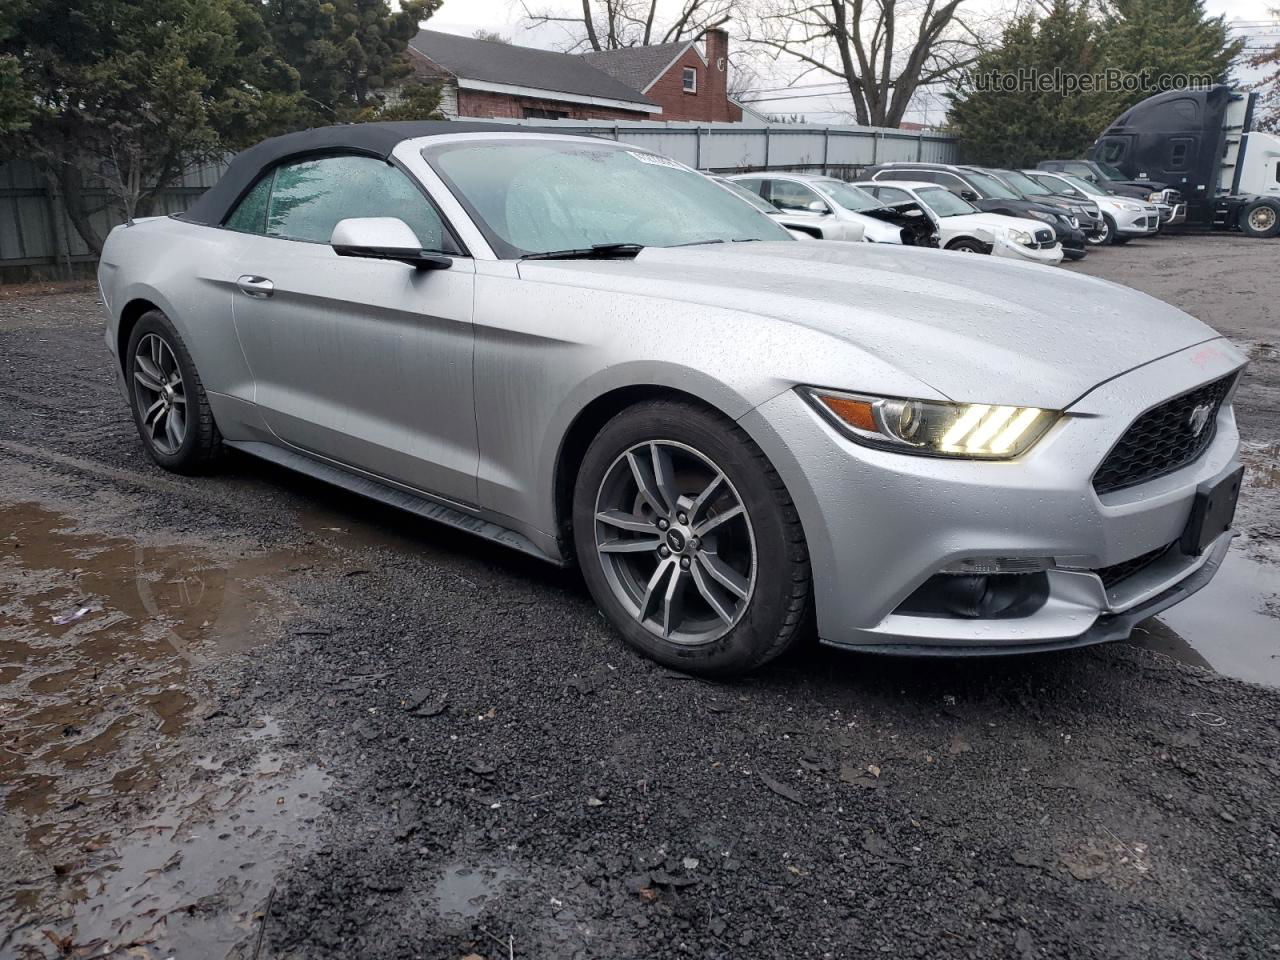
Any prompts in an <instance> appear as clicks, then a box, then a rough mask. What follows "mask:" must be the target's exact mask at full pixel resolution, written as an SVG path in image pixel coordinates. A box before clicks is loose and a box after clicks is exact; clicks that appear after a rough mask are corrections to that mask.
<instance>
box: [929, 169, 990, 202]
mask: <svg viewBox="0 0 1280 960" xmlns="http://www.w3.org/2000/svg"><path fill="white" fill-rule="evenodd" d="M934 182H935V183H940V184H942V185H943V186H944V187H946V188H947V189H948V190H950V191H951V192H952V193H954V194H955V195H956V196H957V197H958V196H960V194H962V193H964V191H966V190H968V191H970V192H971V193H977V194H978V195H979V196H981V195H982V194H981V193H979V192H978V191H977V190H974V189H973V187H971V186H969V184H967V183H965V182H964V181H963V180H961V179H960V178H959V177H957V176H955V175H953V174H950V173H940V174H938V175H937V177H936V178H935V180H934Z"/></svg>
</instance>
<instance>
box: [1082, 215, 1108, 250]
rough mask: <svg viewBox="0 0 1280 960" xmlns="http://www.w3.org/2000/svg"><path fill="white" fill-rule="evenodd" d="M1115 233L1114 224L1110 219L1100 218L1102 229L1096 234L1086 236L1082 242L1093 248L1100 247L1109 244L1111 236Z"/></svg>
mask: <svg viewBox="0 0 1280 960" xmlns="http://www.w3.org/2000/svg"><path fill="white" fill-rule="evenodd" d="M1113 233H1115V224H1114V223H1113V222H1112V220H1111V218H1110V217H1105V216H1104V217H1103V218H1102V229H1101V230H1100V231H1098V232H1097V233H1093V234H1086V235H1085V238H1084V242H1085V243H1087V244H1089V245H1090V246H1093V247H1101V246H1105V245H1106V244H1108V243H1110V242H1111V236H1112V234H1113Z"/></svg>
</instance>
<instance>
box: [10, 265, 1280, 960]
mask: <svg viewBox="0 0 1280 960" xmlns="http://www.w3.org/2000/svg"><path fill="white" fill-rule="evenodd" d="M1177 243H1179V244H1182V242H1181V241H1177ZM1149 246H1150V245H1146V244H1133V245H1130V247H1126V248H1124V249H1123V250H1114V251H1113V250H1108V251H1103V252H1100V253H1099V254H1098V255H1095V254H1091V255H1090V257H1089V259H1088V260H1087V261H1086V267H1087V272H1096V273H1100V274H1101V275H1106V269H1107V265H1108V263H1110V264H1112V265H1113V266H1114V267H1115V268H1116V270H1117V273H1118V274H1120V273H1125V269H1122V268H1124V267H1125V265H1126V264H1132V263H1134V262H1138V261H1141V260H1142V259H1143V258H1147V257H1153V256H1154V255H1153V254H1152V253H1151V252H1150V250H1149V249H1148V248H1149ZM1196 249H1199V248H1196ZM1206 249H1209V248H1206ZM1211 249H1212V250H1215V251H1217V250H1230V251H1235V252H1233V253H1232V256H1240V257H1253V256H1255V250H1256V248H1254V247H1250V246H1245V247H1240V248H1239V249H1237V247H1236V246H1235V245H1232V244H1230V243H1228V244H1226V245H1222V244H1218V243H1216V242H1215V243H1213V245H1212V247H1211ZM1168 250H1170V251H1173V254H1176V256H1174V257H1173V259H1175V260H1177V267H1176V269H1173V268H1169V269H1164V268H1159V269H1152V270H1144V271H1136V272H1134V273H1133V274H1132V276H1130V275H1128V274H1126V275H1125V280H1126V282H1134V283H1135V284H1137V285H1140V286H1141V285H1143V284H1146V285H1147V288H1148V289H1150V290H1151V292H1153V293H1155V294H1156V295H1158V296H1165V297H1167V298H1170V299H1172V300H1173V301H1174V302H1175V303H1178V304H1179V305H1182V306H1184V307H1186V308H1188V309H1191V310H1192V311H1193V312H1196V313H1198V314H1200V315H1202V316H1203V317H1204V319H1206V320H1207V321H1209V322H1211V323H1215V324H1218V325H1220V326H1221V327H1222V328H1223V329H1224V330H1225V331H1226V332H1227V333H1229V334H1230V335H1232V336H1233V337H1234V338H1236V339H1237V340H1238V342H1240V343H1242V344H1244V345H1246V346H1247V348H1248V349H1249V350H1250V355H1251V357H1253V360H1254V363H1253V366H1252V367H1251V369H1250V372H1249V374H1248V376H1247V378H1246V381H1245V383H1244V384H1243V385H1242V387H1241V391H1240V394H1239V396H1238V398H1237V410H1238V415H1239V418H1240V421H1241V425H1242V430H1243V432H1244V434H1245V436H1246V440H1247V447H1246V460H1247V465H1248V474H1247V477H1246V482H1245V492H1244V495H1243V497H1242V500H1241V504H1240V513H1239V517H1238V520H1239V526H1240V528H1241V530H1242V532H1243V536H1242V537H1241V538H1240V539H1239V540H1237V541H1236V543H1235V544H1234V545H1233V548H1232V551H1231V552H1230V554H1228V558H1227V560H1226V562H1225V564H1224V568H1223V570H1222V572H1221V573H1220V575H1219V576H1218V578H1217V579H1216V580H1215V581H1214V582H1213V583H1212V584H1211V585H1210V587H1208V588H1207V589H1206V590H1204V591H1202V592H1201V593H1200V594H1198V595H1197V596H1196V597H1194V598H1192V599H1191V600H1189V601H1187V602H1185V603H1183V604H1181V605H1179V606H1178V607H1175V608H1173V609H1172V610H1170V611H1168V612H1166V613H1165V614H1162V615H1161V616H1160V617H1159V618H1156V619H1154V620H1150V621H1147V622H1146V623H1145V624H1143V625H1142V626H1141V627H1140V632H1139V633H1137V634H1135V637H1134V638H1133V640H1132V641H1131V642H1130V643H1128V644H1113V645H1109V646H1106V647H1101V648H1094V649H1090V650H1084V651H1074V652H1070V653H1066V654H1061V655H1054V656H1036V657H1027V658H1011V659H1008V660H999V661H995V662H993V661H972V662H965V663H960V664H949V663H938V662H926V663H920V662H916V661H902V660H896V659H889V658H879V657H869V656H853V655H846V654H841V653H838V652H833V651H830V650H823V649H809V650H805V651H802V652H800V653H799V654H797V655H795V656H793V657H790V658H787V659H786V660H785V661H783V662H782V663H779V664H777V665H775V666H774V667H771V668H770V669H768V670H766V671H763V672H762V673H761V674H759V675H757V676H754V677H751V678H748V679H747V680H744V681H741V682H738V683H735V684H710V683H703V682H700V681H694V680H691V679H689V678H687V677H684V676H682V675H679V674H673V673H672V672H671V671H666V670H663V669H661V668H659V667H656V666H655V665H653V664H651V663H649V662H647V661H644V660H641V659H639V658H637V657H635V656H634V655H632V654H631V653H630V652H629V651H628V650H626V649H625V648H623V647H622V646H621V645H620V644H619V642H618V641H617V639H616V637H614V635H613V634H612V632H611V631H610V630H609V629H608V628H607V626H606V625H605V624H603V622H602V621H601V619H600V617H599V615H598V613H597V611H596V610H595V609H594V606H593V605H592V604H591V602H590V600H589V598H588V597H587V595H586V593H585V591H584V589H583V587H582V585H581V583H580V582H579V581H578V580H577V579H576V578H575V577H574V576H573V575H572V574H569V573H565V572H561V571H556V570H553V569H550V568H548V567H546V566H544V565H541V564H538V563H536V562H534V561H531V560H529V559H527V558H524V557H521V556H517V555H511V554H506V553H502V552H500V551H496V550H495V549H494V548H492V547H489V546H487V545H485V544H482V543H479V542H477V541H474V540H472V539H470V538H467V537H465V536H463V535H460V534H456V533H453V532H451V531H445V530H441V529H440V528H438V527H434V526H433V525H431V524H430V523H427V522H424V521H421V520H417V519H415V518H411V517H404V516H402V515H400V514H398V513H396V512H394V511H392V510H388V509H385V508H381V507H377V506H373V505H370V504H367V503H365V502H363V501H360V500H358V499H355V498H352V497H350V496H348V495H346V494H343V493H341V492H338V491H334V490H332V489H330V488H327V487H324V486H323V485H321V484H318V483H314V482H311V481H307V480H303V479H301V478H298V477H295V476H292V475H290V474H288V473H286V472H284V471H282V470H278V469H275V468H271V467H266V466H263V465H261V464H258V463H256V462H254V461H249V460H246V459H243V458H236V457H232V458H229V459H228V461H227V462H226V463H225V464H223V465H222V466H221V467H220V469H219V470H218V472H217V473H216V474H214V475H212V476H209V477H202V478H193V479H188V478H180V477H174V476H172V475H168V474H164V473H163V472H161V471H159V470H157V469H156V468H155V467H154V466H153V465H152V464H151V463H150V462H149V461H148V460H147V459H146V458H145V456H144V455H143V453H142V451H141V450H140V448H139V446H138V442H137V439H136V436H135V435H134V432H133V427H132V424H131V423H130V422H129V420H128V417H127V413H126V411H125V408H124V406H123V404H122V403H121V402H120V400H119V398H118V397H117V395H116V394H115V391H114V386H113V384H112V378H111V375H110V372H109V371H108V370H107V369H106V367H105V363H104V360H103V356H102V351H101V343H100V333H101V331H100V326H99V321H98V319H97V310H98V308H97V306H96V304H95V302H94V298H93V296H92V294H75V293H71V294H64V295H59V296H49V297H28V298H23V297H21V296H8V297H6V298H3V299H2V300H0V960H11V958H14V960H36V958H39V960H54V958H58V957H95V958H100V957H109V958H112V960H117V958H119V960H123V958H147V960H153V958H154V960H159V958H165V957H175V958H177V960H190V958H195V960H203V958H210V960H220V958H223V957H232V958H236V960H250V958H253V957H255V956H256V957H258V958H266V957H274V958H279V960H286V958H287V960H296V958H307V960H310V958H313V957H341V958H344V960H345V958H350V957H359V958H369V960H375V958H377V960H383V958H388V957H397V958H398V957H424V958H429V960H438V958H462V957H467V956H480V957H483V958H484V960H499V958H512V957H525V958H556V960H560V958H577V957H582V958H586V957H608V958H615V957H617V958H637V960H639V958H643V960H653V958H659V957H684V956H705V957H723V958H729V957H733V958H740V957H783V956H785V957H791V956H805V957H814V958H819V957H823V958H825V957H846V956H848V957H854V956H856V957H861V956H869V955H872V954H875V955H891V956H926V957H930V958H935V957H936V958H949V957H957V958H959V957H966V958H972V957H999V958H1005V957H1016V958H1018V960H1025V958H1031V957H1073V958H1074V957H1080V956H1088V957H1091V958H1110V957H1115V958H1117V960H1118V958H1124V960H1131V958H1135V957H1143V958H1153V960H1154V958H1161V960H1162V958H1165V957H1171V956H1179V957H1188V958H1194V960H1210V958H1213V960H1216V958H1218V957H1225V956H1231V957H1255V956H1257V957H1264V956H1265V957H1274V956H1276V955H1277V950H1280V909H1277V906H1278V905H1280V827H1278V826H1277V825H1278V824H1280V793H1278V792H1277V791H1276V789H1275V784H1276V782H1277V781H1278V780H1280V721H1278V720H1277V718H1278V717H1280V690H1278V689H1277V688H1278V687H1280V660H1277V654H1280V629H1277V627H1278V626H1280V618H1278V617H1277V614H1280V610H1278V609H1277V603H1280V600H1278V599H1277V594H1278V593H1280V576H1277V571H1280V565H1278V563H1280V496H1278V491H1277V486H1276V485H1277V483H1278V482H1280V442H1278V440H1277V438H1280V350H1277V349H1276V342H1275V341H1276V340H1280V334H1277V332H1276V331H1275V330H1274V329H1273V328H1272V326H1273V323H1274V321H1273V320H1271V319H1268V317H1269V313H1268V311H1269V310H1270V309H1271V308H1270V307H1269V306H1268V304H1273V303H1274V302H1276V301H1277V300H1278V299H1280V280H1276V281H1275V287H1276V288H1275V289H1272V290H1266V289H1262V288H1261V286H1260V288H1259V290H1258V291H1257V292H1256V293H1254V294H1251V296H1253V297H1255V299H1256V302H1255V301H1254V300H1249V301H1247V302H1245V301H1243V300H1242V299H1241V298H1240V297H1234V298H1233V299H1231V301H1230V303H1229V304H1226V306H1224V307H1223V308H1222V313H1221V315H1220V316H1214V315H1211V312H1212V311H1213V310H1215V309H1218V300H1219V298H1218V297H1217V296H1216V295H1211V293H1209V292H1207V291H1214V290H1219V291H1220V290H1221V289H1222V286H1223V284H1224V283H1226V282H1227V279H1228V278H1229V277H1231V276H1236V275H1238V273H1239V270H1240V269H1244V268H1242V267H1240V266H1239V264H1236V263H1230V264H1228V263H1226V262H1225V261H1224V262H1223V263H1222V264H1220V265H1219V266H1217V267H1215V266H1214V264H1213V261H1212V259H1207V258H1205V257H1204V256H1196V255H1194V254H1193V251H1192V248H1191V247H1189V246H1187V245H1185V244H1182V245H1179V246H1170V247H1168ZM1272 256H1273V254H1272ZM1155 262H1156V263H1157V265H1158V264H1159V263H1160V262H1162V261H1155ZM1073 269H1075V268H1073ZM1251 269H1253V271H1254V273H1253V275H1256V276H1257V277H1258V278H1259V280H1258V282H1259V285H1263V284H1264V283H1265V282H1266V278H1267V277H1274V272H1272V273H1271V274H1268V273H1266V270H1265V264H1264V263H1263V262H1262V261H1259V263H1258V265H1257V266H1256V267H1255V268H1251ZM1197 270H1200V271H1202V275H1197V274H1196V273H1195V271H1197ZM1213 270H1217V271H1218V273H1213V272H1212V271H1213ZM1203 271H1209V272H1208V273H1204V272H1203ZM1233 296H1234V295H1233ZM1227 307H1229V309H1227ZM1232 323H1236V324H1238V325H1237V326H1235V327H1232V326H1231V324H1232ZM51 385H52V386H51ZM1240 680H1244V681H1254V682H1239V681H1240Z"/></svg>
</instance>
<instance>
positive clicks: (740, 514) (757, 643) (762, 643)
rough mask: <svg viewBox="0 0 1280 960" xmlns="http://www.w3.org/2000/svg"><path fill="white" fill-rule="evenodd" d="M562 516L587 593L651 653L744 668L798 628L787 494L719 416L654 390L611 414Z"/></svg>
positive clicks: (801, 558)
mask: <svg viewBox="0 0 1280 960" xmlns="http://www.w3.org/2000/svg"><path fill="white" fill-rule="evenodd" d="M573 527H574V545H575V547H576V550H577V554H578V561H579V563H580V565H581V567H582V572H583V577H584V579H585V580H586V582H587V586H588V587H589V588H590V590H591V594H592V596H593V597H594V598H595V601H596V603H597V604H598V605H599V606H600V609H601V610H602V611H603V612H604V613H605V615H606V616H607V617H608V618H609V620H610V621H611V622H612V623H613V625H614V626H615V627H616V628H617V629H618V631H619V632H620V633H621V634H622V636H623V638H624V639H626V641H627V642H628V643H630V644H631V645H632V646H634V647H636V648H638V649H639V650H640V651H642V652H643V653H645V654H647V655H648V656H650V657H652V658H653V659H654V660H657V661H659V662H660V663H664V664H667V665H668V666H672V667H676V668H678V669H680V670H686V671H689V672H693V673H701V674H707V675H731V674H736V673H742V672H744V671H747V670H751V669H753V668H755V667H758V666H760V665H761V664H763V663H765V662H766V661H768V660H771V659H773V658H774V657H776V656H778V655H779V654H781V653H782V652H783V651H784V650H786V649H787V648H788V647H789V646H791V644H792V643H794V642H795V640H796V638H797V637H798V636H799V635H800V631H801V627H802V625H803V623H804V620H805V618H806V614H807V612H808V607H809V599H810V593H811V578H810V571H809V557H808V550H807V548H806V546H805V541H804V534H803V532H802V531H801V529H800V520H799V517H798V516H797V514H796V510H795V506H794V505H793V504H792V502H791V499H790V497H789V496H788V495H787V491H786V488H785V487H784V486H783V483H782V480H781V478H779V476H778V474H777V472H776V471H775V470H774V469H773V467H772V466H771V465H770V464H769V462H768V460H767V459H766V458H765V456H764V454H763V453H762V452H761V451H760V448H759V447H757V446H756V445H755V444H754V443H753V442H752V441H751V439H750V438H749V437H748V436H747V435H746V433H745V431H743V430H742V428H740V427H738V426H737V425H736V424H734V423H733V422H732V421H730V420H728V419H726V418H724V417H722V416H720V415H718V414H715V413H712V412H710V411H707V410H705V409H703V408H701V407H698V406H695V405H692V404H688V403H682V402H677V401H655V402H651V403H646V404H641V405H639V406H636V407H632V408H630V409H628V410H625V411H624V412H622V413H620V414H618V415H617V416H616V417H614V419H613V420H611V421H609V423H608V424H606V425H605V427H604V429H603V430H601V432H600V434H599V435H598V436H597V437H596V439H595V440H594V441H593V442H592V444H591V446H590V447H589V448H588V450H587V454H586V456H585V458H584V459H583V463H582V467H581V469H580V470H579V473H578V480H577V484H576V486H575V490H574V504H573Z"/></svg>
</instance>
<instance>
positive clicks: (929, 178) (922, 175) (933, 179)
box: [898, 170, 942, 183]
mask: <svg viewBox="0 0 1280 960" xmlns="http://www.w3.org/2000/svg"><path fill="white" fill-rule="evenodd" d="M898 179H899V180H918V181H920V182H921V183H941V182H942V181H941V180H940V179H939V177H938V174H936V173H934V172H933V171H932V170H904V171H903V173H902V176H900V177H898Z"/></svg>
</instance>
